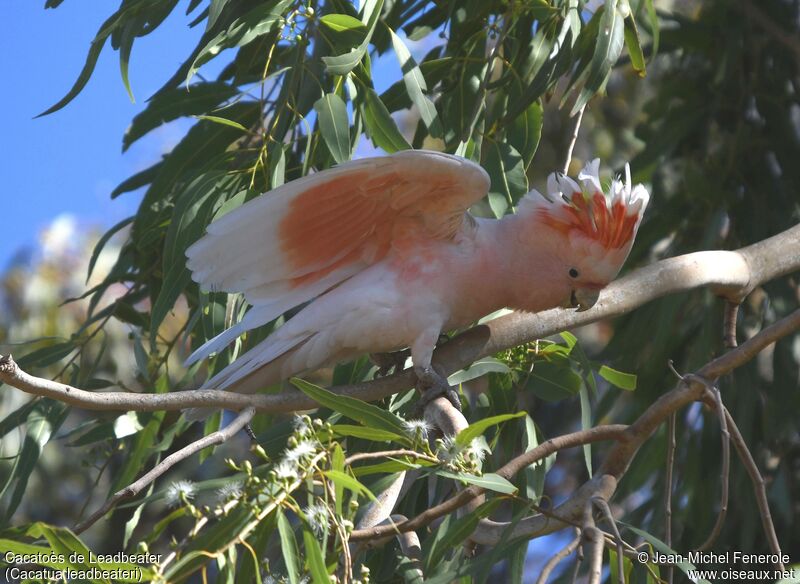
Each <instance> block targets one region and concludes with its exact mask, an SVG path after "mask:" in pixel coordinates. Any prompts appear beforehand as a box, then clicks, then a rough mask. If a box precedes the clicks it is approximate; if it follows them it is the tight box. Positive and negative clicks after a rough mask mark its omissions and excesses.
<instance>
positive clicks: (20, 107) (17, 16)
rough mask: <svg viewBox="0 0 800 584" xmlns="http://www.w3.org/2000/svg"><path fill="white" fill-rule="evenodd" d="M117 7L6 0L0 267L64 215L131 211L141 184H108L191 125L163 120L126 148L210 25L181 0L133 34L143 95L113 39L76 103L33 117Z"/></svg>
mask: <svg viewBox="0 0 800 584" xmlns="http://www.w3.org/2000/svg"><path fill="white" fill-rule="evenodd" d="M114 7H115V5H114V4H110V3H103V2H91V1H89V0H66V1H65V2H64V3H63V4H62V5H61V6H59V7H58V8H57V9H55V10H45V9H44V0H35V1H25V2H2V3H0V19H2V22H5V23H7V26H6V27H5V28H6V30H5V31H4V39H5V40H4V41H3V45H4V46H3V49H2V50H1V51H0V71H2V75H3V78H4V80H5V88H4V91H3V92H2V94H0V111H2V112H3V121H2V132H0V153H1V155H0V172H2V177H3V183H2V187H0V201H2V203H3V206H4V215H5V221H4V222H3V232H2V233H3V236H2V246H0V271H2V270H3V269H4V268H5V267H6V266H7V265H8V262H9V260H10V259H11V258H12V257H13V256H14V254H15V253H17V252H18V251H19V250H20V249H21V248H24V247H30V246H33V245H34V244H35V243H36V240H37V237H38V234H39V232H40V231H41V230H42V229H43V228H44V227H46V226H47V225H48V224H49V223H50V222H51V221H52V220H53V219H54V218H55V217H57V216H59V215H62V214H64V213H70V214H73V215H75V216H77V217H79V218H80V220H81V222H82V224H86V225H101V226H110V225H112V224H114V223H116V222H117V221H119V220H120V219H123V218H124V217H127V216H128V215H130V214H132V213H133V212H134V211H135V209H136V204H137V203H138V199H139V195H138V194H131V193H128V194H126V195H123V196H121V197H120V198H118V199H117V200H115V201H112V200H111V199H110V198H109V193H110V192H111V190H112V189H113V188H114V186H116V185H117V184H118V183H119V182H120V181H122V180H123V179H125V178H127V177H128V176H130V175H131V174H133V173H134V172H136V171H137V170H141V169H142V168H145V167H146V166H148V165H149V164H151V163H152V162H154V161H155V160H157V159H158V158H159V157H160V155H161V153H162V152H164V151H165V150H168V149H169V148H170V147H171V146H172V145H174V143H175V141H176V140H177V139H178V138H179V137H180V135H181V134H182V133H183V130H182V129H181V128H179V127H175V126H166V127H162V128H161V129H159V130H157V131H155V132H153V134H152V135H150V136H148V137H147V138H146V139H143V140H142V141H141V142H140V143H139V144H136V145H134V146H133V147H132V148H131V149H130V150H129V151H128V152H126V153H125V154H124V155H123V154H122V135H123V134H124V132H125V129H126V128H127V126H128V124H129V123H130V120H131V119H132V118H133V116H135V115H136V114H137V113H138V112H139V111H141V110H142V109H143V107H144V106H145V100H146V99H147V97H149V96H150V95H151V94H152V93H153V92H154V91H155V90H157V89H158V88H159V87H160V86H161V84H162V83H163V82H164V81H165V80H166V79H168V78H169V76H170V74H171V73H173V72H174V71H175V69H176V68H177V66H178V65H179V64H180V63H181V62H182V61H183V59H184V58H185V57H186V56H187V55H188V54H189V51H190V50H191V48H192V47H193V46H194V45H195V43H196V42H197V39H198V38H199V36H200V34H201V33H202V28H203V27H202V25H200V26H198V27H196V28H194V29H189V28H188V26H187V23H188V22H189V18H188V17H187V16H185V15H184V10H185V4H183V3H182V4H181V5H180V6H178V8H176V10H175V12H174V13H173V14H172V15H171V16H170V17H169V19H168V20H167V21H166V22H165V23H164V24H163V25H162V26H161V27H160V28H159V29H157V30H156V31H155V32H154V33H153V34H151V35H150V36H147V37H144V38H143V39H137V42H136V43H135V44H134V47H133V56H132V58H131V66H130V78H131V83H132V86H133V91H134V94H135V96H136V103H135V104H133V103H131V102H130V100H129V98H128V96H127V93H126V91H125V88H124V87H123V85H122V81H121V80H120V74H119V55H118V53H116V52H115V51H112V50H111V47H110V46H107V47H106V48H105V50H104V51H103V54H102V55H101V56H100V60H99V62H98V64H97V68H96V70H95V72H94V75H93V76H92V79H91V80H90V81H89V84H88V85H87V86H86V87H85V88H84V90H83V92H82V93H81V94H80V95H79V96H78V97H77V98H76V99H75V100H74V101H73V102H72V103H70V104H69V105H67V106H66V107H65V108H64V109H62V110H60V111H58V112H56V113H54V114H51V115H49V116H45V117H43V118H38V119H33V118H34V116H36V115H37V114H39V113H40V112H42V111H43V110H45V109H47V108H48V107H49V106H51V105H52V104H53V103H55V102H56V101H58V100H59V99H60V98H61V97H62V96H63V95H64V94H65V93H66V92H67V91H68V90H69V88H70V87H71V86H72V84H73V82H74V81H75V78H76V77H77V75H78V73H79V71H80V70H81V67H82V66H83V63H84V60H85V58H86V52H87V50H88V48H89V43H90V41H91V40H92V38H93V37H94V35H95V33H96V32H97V29H98V28H99V27H100V25H101V23H102V22H103V21H104V20H105V19H106V18H107V17H108V16H109V15H110V13H111V11H112V10H113V9H114Z"/></svg>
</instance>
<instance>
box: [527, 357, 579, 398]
mask: <svg viewBox="0 0 800 584" xmlns="http://www.w3.org/2000/svg"><path fill="white" fill-rule="evenodd" d="M582 386H583V378H581V376H580V375H578V373H576V372H575V371H573V370H572V369H571V368H570V367H569V366H568V365H564V364H561V365H559V364H556V363H550V362H547V361H540V362H537V363H535V364H534V366H533V369H532V370H531V375H530V381H529V382H528V385H527V388H528V389H531V390H532V391H533V392H534V393H535V394H536V395H537V396H538V397H540V398H541V399H543V400H545V401H559V400H562V399H567V398H570V397H572V396H574V395H575V394H577V393H578V392H579V391H580V390H581V387H582Z"/></svg>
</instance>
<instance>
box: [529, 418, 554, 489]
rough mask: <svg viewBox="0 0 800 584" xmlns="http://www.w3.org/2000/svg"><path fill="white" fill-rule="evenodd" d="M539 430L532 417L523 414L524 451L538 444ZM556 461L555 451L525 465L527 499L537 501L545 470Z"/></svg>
mask: <svg viewBox="0 0 800 584" xmlns="http://www.w3.org/2000/svg"><path fill="white" fill-rule="evenodd" d="M539 434H540V431H539V429H538V428H537V427H536V424H535V423H534V421H533V419H532V418H531V417H530V416H528V415H526V416H525V452H529V451H531V450H533V449H534V448H536V447H537V446H539ZM555 461H556V453H553V454H551V455H550V456H548V457H546V458H545V459H544V460H539V461H537V462H534V463H533V464H531V465H529V466H526V467H525V479H526V480H525V482H526V491H527V495H528V499H530V500H531V501H538V500H539V499H540V498H541V496H542V494H543V493H544V483H545V479H546V477H547V472H548V471H549V470H550V467H552V466H553V463H554V462H555Z"/></svg>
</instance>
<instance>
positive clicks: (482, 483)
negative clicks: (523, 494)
mask: <svg viewBox="0 0 800 584" xmlns="http://www.w3.org/2000/svg"><path fill="white" fill-rule="evenodd" d="M434 472H435V473H436V474H437V475H439V476H442V477H446V478H448V479H454V480H456V481H461V482H463V483H466V484H469V485H475V486H476V487H481V488H482V489H487V490H489V491H497V492H498V493H503V494H505V495H513V494H514V493H516V492H517V487H515V486H514V485H513V484H511V483H510V482H509V481H508V480H507V479H504V478H503V477H501V476H500V475H498V474H495V473H491V472H489V473H485V474H483V475H481V476H477V475H473V474H467V473H453V472H450V471H446V470H441V469H437V470H436V471H434Z"/></svg>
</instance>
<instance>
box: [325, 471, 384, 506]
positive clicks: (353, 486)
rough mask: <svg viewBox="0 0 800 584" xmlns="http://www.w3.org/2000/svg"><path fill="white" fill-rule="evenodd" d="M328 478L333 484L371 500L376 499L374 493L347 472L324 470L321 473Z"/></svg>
mask: <svg viewBox="0 0 800 584" xmlns="http://www.w3.org/2000/svg"><path fill="white" fill-rule="evenodd" d="M323 474H324V475H325V476H326V477H327V478H329V479H330V480H331V481H332V482H333V484H334V485H336V486H338V487H341V488H344V489H347V490H348V491H352V492H353V493H355V494H356V495H363V496H364V497H367V498H368V499H371V500H372V501H376V500H377V499H376V498H375V495H373V494H372V491H370V490H369V489H368V488H367V487H365V486H364V485H362V484H361V483H360V482H358V479H355V478H353V477H351V476H350V475H349V474H347V473H345V472H342V471H338V470H326V471H325V472H324V473H323Z"/></svg>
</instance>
